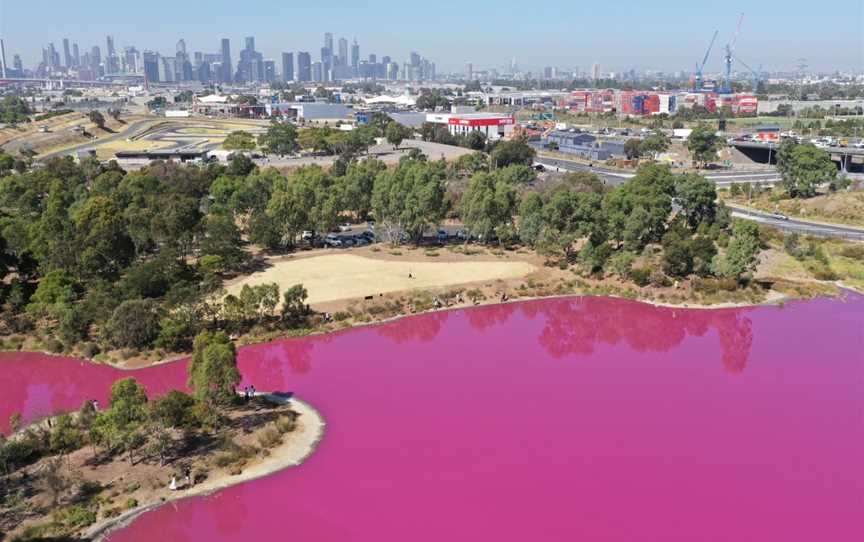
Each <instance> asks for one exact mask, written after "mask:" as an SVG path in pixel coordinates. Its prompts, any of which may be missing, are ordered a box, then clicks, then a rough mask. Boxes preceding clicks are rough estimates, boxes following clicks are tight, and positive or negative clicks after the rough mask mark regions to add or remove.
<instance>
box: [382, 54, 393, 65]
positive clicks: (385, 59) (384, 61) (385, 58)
mask: <svg viewBox="0 0 864 542" xmlns="http://www.w3.org/2000/svg"><path fill="white" fill-rule="evenodd" d="M392 61H393V60H392V59H391V58H390V57H389V56H387V55H384V56H382V57H381V63H382V64H390V63H391V62H392Z"/></svg>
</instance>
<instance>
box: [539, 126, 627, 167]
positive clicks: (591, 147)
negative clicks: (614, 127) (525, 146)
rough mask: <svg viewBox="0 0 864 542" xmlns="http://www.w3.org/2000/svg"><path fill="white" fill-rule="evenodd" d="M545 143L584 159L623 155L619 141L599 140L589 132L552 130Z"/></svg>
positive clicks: (600, 159) (621, 144)
mask: <svg viewBox="0 0 864 542" xmlns="http://www.w3.org/2000/svg"><path fill="white" fill-rule="evenodd" d="M544 142H545V144H546V145H547V146H549V145H550V144H552V145H554V146H555V147H556V148H557V150H558V151H559V152H563V153H567V154H573V155H576V156H579V157H580V158H584V159H586V160H599V161H602V160H606V159H608V158H611V157H612V156H623V155H624V143H623V142H621V141H611V140H599V139H597V138H596V137H595V136H593V135H591V134H585V133H578V132H552V133H551V134H549V135H548V136H547V137H546V139H545V141H544Z"/></svg>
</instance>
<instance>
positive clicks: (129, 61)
mask: <svg viewBox="0 0 864 542" xmlns="http://www.w3.org/2000/svg"><path fill="white" fill-rule="evenodd" d="M123 71H124V72H126V73H140V72H141V61H140V55H139V54H138V49H136V48H135V47H124V48H123Z"/></svg>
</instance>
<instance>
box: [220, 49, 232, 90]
mask: <svg viewBox="0 0 864 542" xmlns="http://www.w3.org/2000/svg"><path fill="white" fill-rule="evenodd" d="M231 71H232V69H231V40H229V39H228V38H222V73H221V74H220V75H221V76H220V77H219V80H220V81H222V82H223V83H230V82H231Z"/></svg>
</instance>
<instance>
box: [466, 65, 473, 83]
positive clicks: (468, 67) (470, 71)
mask: <svg viewBox="0 0 864 542" xmlns="http://www.w3.org/2000/svg"><path fill="white" fill-rule="evenodd" d="M465 76H466V77H467V78H468V79H469V80H470V79H474V65H473V64H471V63H470V62H468V63H467V64H465Z"/></svg>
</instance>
